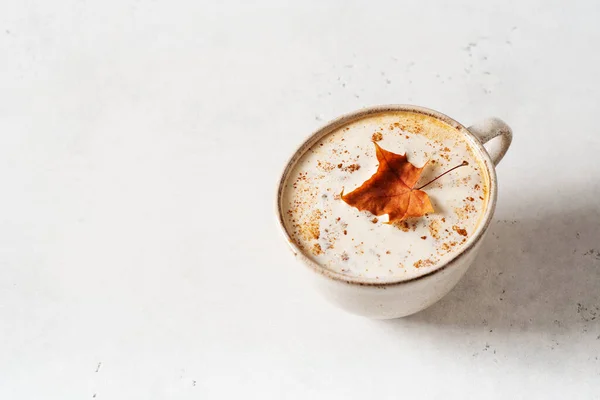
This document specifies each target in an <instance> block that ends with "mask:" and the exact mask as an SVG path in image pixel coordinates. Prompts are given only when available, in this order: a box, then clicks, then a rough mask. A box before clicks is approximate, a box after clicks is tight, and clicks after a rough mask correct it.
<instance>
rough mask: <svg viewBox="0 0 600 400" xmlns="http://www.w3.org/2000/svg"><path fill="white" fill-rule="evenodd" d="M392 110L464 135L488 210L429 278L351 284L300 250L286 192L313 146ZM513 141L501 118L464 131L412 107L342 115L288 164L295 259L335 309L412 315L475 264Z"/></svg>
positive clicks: (282, 182)
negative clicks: (480, 168) (485, 185)
mask: <svg viewBox="0 0 600 400" xmlns="http://www.w3.org/2000/svg"><path fill="white" fill-rule="evenodd" d="M390 111H392V112H393V111H410V112H414V113H420V114H425V115H428V116H431V117H434V118H436V119H438V120H441V121H443V122H445V123H447V124H449V125H450V126H453V127H455V128H456V129H457V130H458V131H459V132H460V133H462V134H463V135H464V137H465V139H466V140H468V141H469V142H470V143H471V144H472V145H473V149H474V150H475V151H476V153H477V154H476V155H477V157H478V158H480V159H481V160H482V161H483V164H484V166H485V170H486V172H487V174H488V177H489V197H488V205H487V208H486V210H485V213H484V215H483V219H482V221H481V222H480V223H479V225H478V227H477V230H476V231H475V232H474V234H473V235H472V236H471V237H470V238H469V241H468V243H467V245H466V246H465V247H464V248H463V249H462V250H461V251H460V252H458V253H457V254H455V255H454V257H453V258H451V259H450V260H448V261H447V262H445V263H443V264H440V265H438V266H437V268H435V269H434V270H432V271H430V272H429V273H427V274H425V275H421V276H417V277H412V278H410V277H409V278H398V280H395V281H391V282H385V283H374V282H370V281H367V280H361V278H359V277H353V278H352V279H349V278H348V277H347V276H344V275H342V274H340V273H338V272H334V271H332V270H329V269H327V268H325V267H323V266H321V265H319V264H317V263H316V262H314V261H312V260H311V259H310V258H308V257H307V256H306V255H304V254H303V253H302V252H301V251H300V250H299V249H298V248H297V246H296V244H295V243H294V241H293V240H292V238H291V236H290V234H289V232H288V231H287V230H286V228H285V225H284V222H283V221H284V218H283V212H282V204H281V203H282V195H283V189H284V186H285V182H286V180H287V178H288V175H289V173H290V172H291V170H292V168H293V167H294V165H295V164H296V162H297V161H298V160H299V159H300V157H301V156H302V155H303V154H304V153H305V152H306V151H308V149H310V147H311V146H312V145H313V144H314V143H316V142H317V141H319V140H320V139H322V138H323V137H324V136H326V135H328V134H329V133H331V132H333V131H334V130H336V129H338V128H339V127H340V126H343V125H346V124H348V123H350V122H353V121H355V120H359V119H363V118H365V117H368V116H370V115H373V114H380V113H385V112H390ZM496 137H498V138H499V143H496V144H495V146H490V145H489V144H488V146H487V147H488V148H487V150H486V148H485V147H484V144H486V143H488V142H489V141H490V140H492V139H493V138H496ZM511 141H512V131H511V129H510V127H509V126H508V125H506V124H505V123H504V122H503V121H501V120H500V119H498V118H489V119H486V120H483V121H481V122H479V123H477V124H475V125H472V126H470V127H468V128H465V127H464V126H463V125H461V124H460V123H458V122H457V121H455V120H454V119H452V118H450V117H448V116H446V115H444V114H442V113H439V112H437V111H434V110H430V109H428V108H424V107H418V106H411V105H385V106H376V107H370V108H366V109H362V110H358V111H355V112H352V113H350V114H346V115H343V116H341V117H340V118H337V119H335V120H333V121H331V122H329V123H328V124H326V125H325V126H323V127H321V128H320V129H318V130H317V131H316V132H314V133H313V134H312V135H311V136H310V137H309V138H308V139H307V140H306V141H305V142H304V143H303V144H302V145H301V146H300V148H299V149H298V150H297V151H296V152H295V153H294V155H293V156H292V157H291V159H290V160H289V162H288V163H287V166H286V167H285V170H284V172H283V174H282V176H281V179H280V181H279V188H278V190H277V216H278V219H279V225H280V227H281V229H282V232H283V234H284V236H285V238H286V240H287V242H288V244H289V246H290V247H291V249H292V252H293V253H294V255H295V256H296V258H297V259H298V260H300V261H301V262H302V263H303V264H304V265H306V266H307V267H309V268H308V269H309V270H310V275H311V276H312V277H313V278H314V281H315V283H316V287H317V289H318V290H319V291H320V292H321V294H323V295H324V296H325V297H326V298H327V299H328V300H330V301H331V302H332V303H334V304H335V305H337V306H339V307H341V308H342V309H344V310H346V311H349V312H351V313H353V314H357V315H362V316H365V317H370V318H377V319H389V318H398V317H403V316H406V315H410V314H414V313H416V312H418V311H421V310H423V309H425V308H427V307H429V306H430V305H432V304H433V303H435V302H436V301H438V300H440V299H441V298H442V297H444V296H445V295H446V294H447V293H448V292H449V291H450V290H451V289H452V288H453V287H454V286H455V285H456V284H457V283H458V281H459V280H460V278H461V277H462V276H463V275H464V273H465V272H466V271H467V269H468V268H469V266H470V265H471V263H472V262H473V260H474V259H475V256H476V255H477V252H478V250H479V248H480V246H481V242H482V240H483V239H484V237H485V234H486V232H487V229H488V227H489V225H490V222H491V220H492V216H493V214H494V210H495V208H496V199H497V193H498V182H497V178H496V170H495V168H494V167H495V165H497V164H498V163H499V162H500V160H501V159H502V157H504V154H505V153H506V151H507V150H508V147H509V146H510V143H511Z"/></svg>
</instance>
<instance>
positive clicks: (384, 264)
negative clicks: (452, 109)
mask: <svg viewBox="0 0 600 400" xmlns="http://www.w3.org/2000/svg"><path fill="white" fill-rule="evenodd" d="M373 141H376V142H377V143H378V144H380V145H381V146H384V147H385V148H386V149H387V150H389V151H392V152H394V153H397V154H404V153H406V155H407V157H408V160H409V161H410V162H411V163H413V164H414V165H416V166H418V167H420V166H422V165H424V164H425V163H426V162H427V161H429V163H428V165H427V167H426V168H425V170H424V171H423V175H422V176H421V180H420V181H419V182H420V183H426V182H428V181H429V180H431V179H432V178H434V177H436V176H437V175H439V173H440V172H443V171H445V170H447V169H448V168H450V167H452V166H454V165H457V164H460V163H461V162H463V161H467V162H468V163H469V165H468V166H465V167H463V168H459V169H456V170H455V171H452V172H451V173H449V174H448V175H446V176H444V177H443V178H442V179H439V180H437V181H435V182H434V183H432V184H431V185H429V186H427V188H425V189H423V190H425V191H426V192H427V194H428V195H429V197H430V200H431V202H432V205H433V208H434V210H435V213H433V214H428V215H426V216H424V217H421V218H412V219H408V220H405V221H401V222H397V223H394V224H388V223H387V221H388V219H387V216H386V215H382V216H375V215H372V214H370V213H369V212H360V211H358V210H357V209H355V208H353V207H350V206H349V205H347V204H346V203H344V202H343V201H342V200H341V198H340V195H339V194H340V192H341V191H342V189H344V190H345V191H346V192H350V191H351V190H354V189H355V188H357V187H358V186H360V185H361V184H362V183H363V182H364V181H366V180H367V179H368V178H369V177H370V176H371V175H373V173H374V172H375V171H376V170H377V160H376V157H375V151H374V146H373V144H372V142H373ZM487 198H488V180H487V175H486V174H485V170H484V167H483V165H482V162H481V161H480V160H479V159H477V157H476V156H475V154H474V152H473V150H472V149H471V147H470V145H469V143H468V141H467V140H465V139H464V138H463V136H462V134H460V133H459V132H458V131H456V129H455V128H453V127H451V126H449V125H447V124H445V123H444V122H442V121H439V120H437V119H435V118H433V117H429V116H426V115H422V114H418V113H412V112H387V113H383V114H379V115H376V116H371V117H367V118H364V119H361V120H358V121H355V122H352V123H350V124H348V125H346V126H343V127H341V128H339V129H337V130H336V131H334V132H332V133H330V134H329V135H327V136H325V137H324V138H323V139H321V140H320V141H319V142H317V143H316V144H315V145H313V146H312V147H311V148H310V150H309V151H307V152H306V153H305V154H304V155H303V156H302V157H301V158H300V159H299V160H298V162H297V163H296V165H295V166H294V168H293V169H292V171H291V172H290V174H289V175H288V177H287V181H286V183H285V189H284V195H283V201H282V207H283V211H284V222H285V225H286V229H287V230H288V231H289V233H290V236H291V237H292V238H293V240H294V241H295V243H296V244H297V246H298V247H299V249H300V250H301V251H302V252H303V253H305V254H306V255H307V256H308V257H310V258H311V259H313V260H314V261H315V262H317V263H319V264H320V265H322V266H324V267H326V268H328V269H330V270H332V271H336V272H339V273H342V274H345V275H348V276H357V277H365V278H371V279H373V280H376V281H381V282H385V281H386V280H394V279H398V278H410V277H412V276H417V275H420V274H422V273H424V272H426V271H428V270H431V269H433V268H435V267H436V266H437V265H439V264H440V263H444V262H445V261H446V260H448V259H450V258H451V257H453V255H455V254H456V253H457V252H459V251H461V249H462V248H464V246H465V245H466V242H467V241H468V238H469V237H470V236H471V235H472V234H473V233H474V232H475V231H476V229H477V226H478V225H479V223H480V220H481V218H482V216H483V214H484V212H485V209H486V207H487Z"/></svg>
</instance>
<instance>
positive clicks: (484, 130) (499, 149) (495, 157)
mask: <svg viewBox="0 0 600 400" xmlns="http://www.w3.org/2000/svg"><path fill="white" fill-rule="evenodd" d="M467 129H468V130H469V132H471V133H472V134H473V135H475V136H476V137H477V139H479V141H480V142H481V144H483V145H484V147H485V149H486V150H487V152H488V154H489V155H490V158H491V159H492V161H493V162H494V165H498V163H499V162H500V160H502V157H504V155H505V154H506V151H507V150H508V148H509V147H510V143H511V142H512V129H510V126H508V125H506V122H504V121H502V120H501V119H500V118H488V119H484V120H483V121H480V122H478V123H476V124H475V125H471V126H470V127H468V128H467ZM495 137H500V143H496V145H495V146H490V145H489V144H487V143H488V142H489V141H490V140H492V139H493V138H495Z"/></svg>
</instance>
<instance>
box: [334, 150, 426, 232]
mask: <svg viewBox="0 0 600 400" xmlns="http://www.w3.org/2000/svg"><path fill="white" fill-rule="evenodd" d="M373 144H374V145H375V153H376V154H377V160H378V161H379V166H378V167H377V172H375V174H374V175H373V176H371V177H370V178H369V179H368V180H367V181H365V182H364V183H363V184H362V185H361V186H360V187H358V188H357V189H355V190H353V191H352V192H350V193H348V194H343V191H342V200H344V201H345V202H346V203H347V204H348V205H350V206H352V207H356V208H358V209H359V210H360V211H365V210H366V211H370V212H371V213H372V214H375V215H377V216H379V215H383V214H387V215H388V217H389V222H390V223H392V222H397V221H403V220H405V219H407V218H410V217H422V216H423V215H425V214H427V213H432V212H434V210H433V207H432V205H431V202H430V201H429V196H427V193H425V192H424V191H422V190H419V189H415V188H414V187H415V185H416V184H417V181H418V180H419V178H420V177H421V172H423V168H425V166H423V167H422V168H417V167H415V166H414V165H412V164H411V163H410V162H408V159H407V158H406V155H399V154H395V153H392V152H390V151H387V150H384V149H382V148H381V147H379V145H378V144H377V143H375V142H373ZM425 165H427V164H425Z"/></svg>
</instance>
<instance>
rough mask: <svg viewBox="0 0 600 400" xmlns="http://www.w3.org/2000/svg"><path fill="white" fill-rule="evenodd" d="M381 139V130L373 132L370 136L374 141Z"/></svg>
mask: <svg viewBox="0 0 600 400" xmlns="http://www.w3.org/2000/svg"><path fill="white" fill-rule="evenodd" d="M381 139H383V135H382V134H381V132H375V133H374V134H373V136H371V140H372V141H374V142H379V141H380V140H381Z"/></svg>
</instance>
